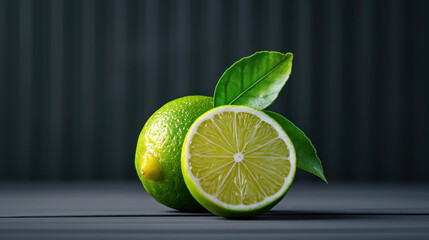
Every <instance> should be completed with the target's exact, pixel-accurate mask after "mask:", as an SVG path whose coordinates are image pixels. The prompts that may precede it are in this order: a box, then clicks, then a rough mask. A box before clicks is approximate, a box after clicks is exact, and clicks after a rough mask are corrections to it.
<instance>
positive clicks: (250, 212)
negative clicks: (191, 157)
mask: <svg viewBox="0 0 429 240" xmlns="http://www.w3.org/2000/svg"><path fill="white" fill-rule="evenodd" d="M225 106H228V105H224V106H220V107H217V108H222V107H225ZM236 106H237V105H236ZM239 107H248V108H253V107H249V106H239ZM217 108H214V109H212V110H211V111H213V110H215V109H217ZM253 109H255V110H258V111H260V110H259V109H256V108H253ZM211 111H208V112H211ZM260 112H261V113H263V114H265V115H267V114H266V113H264V112H262V111H260ZM267 116H268V117H269V118H271V116H269V115H267ZM200 117H202V116H200ZM200 117H199V118H200ZM197 119H198V118H197ZM271 119H272V120H274V119H273V118H271ZM196 121H197V120H195V122H196ZM274 121H275V120H274ZM195 122H194V123H195ZM193 125H194V124H192V126H191V127H190V128H192V127H193ZM282 131H284V129H283V128H282ZM284 133H285V134H286V136H287V137H288V138H289V136H288V135H287V133H286V132H285V131H284ZM188 137H189V132H188V134H186V138H185V140H184V142H183V148H182V160H181V165H182V172H183V178H184V180H185V184H186V186H187V187H188V189H189V191H190V192H191V194H192V196H193V197H194V198H195V199H196V200H197V201H198V202H199V203H200V204H201V205H202V206H204V208H206V209H207V210H208V211H210V212H211V213H213V214H216V215H219V216H222V217H225V218H230V219H246V218H252V217H255V216H258V215H260V214H263V213H264V212H267V211H268V210H270V209H271V208H273V207H274V206H275V205H276V204H277V203H279V202H280V200H282V199H283V197H284V196H285V195H286V193H287V192H288V191H289V189H290V186H291V185H292V182H293V178H294V177H295V173H296V164H295V165H294V168H291V169H290V171H291V173H290V174H292V182H291V183H290V185H289V187H288V188H287V189H286V190H285V192H284V193H282V194H281V195H280V196H279V197H278V198H277V199H275V200H273V201H272V202H270V203H268V204H267V205H265V206H261V207H259V208H254V209H247V210H237V209H228V208H225V207H223V206H221V205H219V204H218V203H216V202H213V201H212V200H210V199H208V198H206V197H205V196H204V194H203V193H202V192H201V191H200V189H199V188H198V187H197V185H196V184H195V183H194V181H193V180H192V179H191V177H190V176H189V173H188V170H187V167H186V147H185V143H186V142H187V140H188ZM291 142H292V141H291ZM291 150H292V151H294V152H295V148H294V147H292V149H291ZM295 155H296V154H295Z"/></svg>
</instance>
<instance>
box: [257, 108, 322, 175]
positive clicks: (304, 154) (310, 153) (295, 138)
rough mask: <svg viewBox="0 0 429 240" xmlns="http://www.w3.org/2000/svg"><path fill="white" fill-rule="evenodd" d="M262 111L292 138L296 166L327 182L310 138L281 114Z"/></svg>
mask: <svg viewBox="0 0 429 240" xmlns="http://www.w3.org/2000/svg"><path fill="white" fill-rule="evenodd" d="M264 112H265V113H266V114H268V115H269V116H270V117H272V118H273V119H274V120H276V121H277V122H278V123H279V124H280V126H282V127H283V129H284V130H285V131H286V133H287V135H288V136H289V137H290V140H292V143H293V145H294V147H295V152H296V158H297V166H298V168H300V169H302V170H304V171H307V172H309V173H312V174H314V175H316V176H318V177H319V178H321V179H322V180H323V181H325V182H326V183H328V181H327V180H326V178H325V175H324V174H323V167H322V163H321V162H320V159H319V157H317V152H316V149H315V148H314V147H313V144H311V141H310V139H308V137H307V136H305V134H304V133H303V132H302V131H301V130H300V129H299V128H298V127H297V126H295V125H294V124H293V123H292V122H291V121H289V120H287V119H286V118H285V117H283V116H282V115H280V114H278V113H275V112H271V111H264Z"/></svg>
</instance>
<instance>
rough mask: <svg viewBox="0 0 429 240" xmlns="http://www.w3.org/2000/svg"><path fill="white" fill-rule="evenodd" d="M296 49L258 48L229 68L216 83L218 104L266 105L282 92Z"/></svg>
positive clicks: (260, 106)
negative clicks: (288, 51) (261, 50)
mask: <svg viewBox="0 0 429 240" xmlns="http://www.w3.org/2000/svg"><path fill="white" fill-rule="evenodd" d="M292 59H293V55H292V53H286V54H283V53H279V52H267V51H263V52H257V53H255V54H253V55H252V56H250V57H245V58H242V59H241V60H240V61H238V62H236V63H234V64H233V65H232V66H231V67H230V68H228V69H227V70H226V71H225V73H224V74H223V75H222V77H221V78H220V79H219V82H218V83H217V85H216V89H215V92H214V106H215V107H218V106H222V105H247V106H251V107H255V108H259V109H265V108H266V107H268V106H269V105H271V103H273V102H274V100H275V99H276V98H277V96H278V95H279V92H280V90H281V89H282V88H283V86H284V85H285V83H286V81H287V80H288V78H289V75H290V73H291V71H292Z"/></svg>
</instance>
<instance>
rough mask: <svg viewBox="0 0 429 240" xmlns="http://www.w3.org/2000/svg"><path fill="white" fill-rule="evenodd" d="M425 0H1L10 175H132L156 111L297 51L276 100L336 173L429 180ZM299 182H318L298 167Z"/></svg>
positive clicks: (1, 156) (0, 100)
mask: <svg viewBox="0 0 429 240" xmlns="http://www.w3.org/2000/svg"><path fill="white" fill-rule="evenodd" d="M428 10H429V1H423V0H422V1H371V0H367V1H318V0H314V1H306V0H304V1H303V0H300V1H298V0H293V1H291V0H289V1H262V0H260V1H259V0H258V1H245V0H243V1H229V0H228V1H214V0H212V1H197V0H195V1H189V0H181V1H156V0H147V1H134V0H133V1H119V0H118V1H92V0H76V1H60V0H52V1H46V0H37V1H36V0H35V1H31V0H20V1H14V0H7V1H6V0H0V179H3V180H5V179H20V180H29V179H44V180H50V179H83V180H85V179H124V178H136V176H135V173H134V163H133V162H134V150H135V144H136V141H137V137H138V134H139V132H140V130H141V128H142V127H143V124H144V122H145V121H146V119H147V118H148V117H149V116H150V115H151V114H152V113H153V112H154V111H155V110H156V109H158V108H159V107H160V106H162V105H163V104H164V103H166V102H167V101H170V100H172V99H174V98H177V97H180V96H184V95H191V94H204V95H212V93H213V90H214V87H215V84H216V82H217V80H218V78H219V77H220V76H221V74H222V73H223V71H224V70H225V69H226V68H227V67H228V66H230V65H231V64H232V63H233V62H234V61H236V60H238V59H240V58H241V57H244V56H247V55H250V54H252V53H253V52H255V51H258V50H276V51H281V52H288V51H290V52H293V53H294V55H295V58H294V67H293V71H292V75H291V78H290V80H289V82H288V83H287V85H286V88H285V89H284V91H283V92H282V94H281V95H280V97H279V99H278V100H277V102H276V103H275V104H274V105H273V106H272V107H271V109H272V110H274V111H278V112H280V113H282V114H284V115H285V116H286V117H288V118H289V119H290V120H292V121H293V122H295V123H296V124H297V125H298V126H299V127H301V129H303V130H304V131H305V132H306V133H307V135H308V136H309V137H310V138H311V139H312V141H313V143H314V145H315V146H316V148H317V149H318V151H319V155H320V157H321V159H322V162H323V163H324V166H325V171H326V175H327V177H328V180H331V181H343V180H344V181H414V180H415V181H428V180H429V174H428V169H429V157H428V151H427V149H428V144H429V141H428V137H429V131H428V130H429V127H428V126H427V124H428V122H429V114H428V107H427V104H429V97H428V95H429V92H428V90H429V87H428V81H429V79H428V74H427V69H428V66H429V50H428V43H429V25H428V23H429V14H428ZM298 179H315V178H313V177H311V176H309V175H305V174H302V175H299V176H298Z"/></svg>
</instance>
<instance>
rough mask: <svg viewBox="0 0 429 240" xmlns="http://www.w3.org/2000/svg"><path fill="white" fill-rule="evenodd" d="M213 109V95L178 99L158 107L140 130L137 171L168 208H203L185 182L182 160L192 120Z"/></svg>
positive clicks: (156, 196) (157, 198)
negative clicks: (184, 143)
mask: <svg viewBox="0 0 429 240" xmlns="http://www.w3.org/2000/svg"><path fill="white" fill-rule="evenodd" d="M211 108H213V98H211V97H206V96H187V97H182V98H178V99H176V100H173V101H171V102H169V103H167V104H165V105H164V106H162V107H161V108H160V109H158V110H157V111H156V112H155V113H154V114H153V115H152V116H151V117H150V118H149V119H148V120H147V122H146V124H145V125H144V127H143V130H142V131H141V133H140V136H139V139H138V142H137V150H136V156H135V167H136V170H137V174H138V176H139V178H140V181H141V182H142V183H143V186H144V188H145V189H146V191H147V192H148V193H149V194H150V195H152V197H153V198H155V199H156V200H157V201H158V202H160V203H162V204H164V205H165V206H167V207H170V208H174V209H177V210H180V211H186V212H199V211H204V208H203V207H202V206H201V205H200V204H199V203H198V202H197V201H195V200H194V198H193V197H192V195H191V194H190V193H189V190H188V189H187V187H186V185H185V182H184V180H183V176H182V170H181V163H180V159H181V152H182V145H183V141H184V140H185V137H186V134H187V132H188V130H189V128H190V127H191V125H192V123H193V122H194V121H195V120H196V119H197V118H198V117H199V116H201V115H202V114H203V113H205V112H206V111H208V110H210V109H211Z"/></svg>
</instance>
